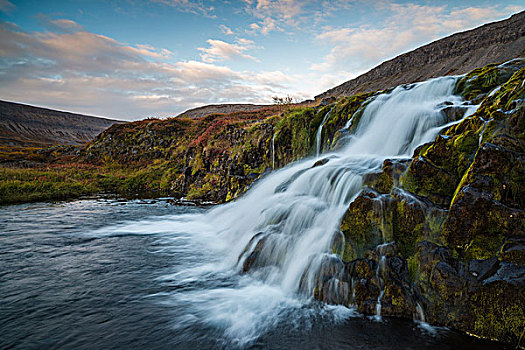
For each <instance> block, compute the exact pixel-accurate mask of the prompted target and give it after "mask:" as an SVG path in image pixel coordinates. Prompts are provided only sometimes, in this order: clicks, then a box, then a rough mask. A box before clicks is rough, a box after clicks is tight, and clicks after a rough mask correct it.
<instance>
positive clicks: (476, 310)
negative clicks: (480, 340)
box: [472, 283, 525, 344]
mask: <svg viewBox="0 0 525 350" xmlns="http://www.w3.org/2000/svg"><path fill="white" fill-rule="evenodd" d="M513 289H514V288H507V289H505V285H504V284H499V283H493V284H491V285H489V286H487V287H486V288H483V289H482V290H481V291H480V292H479V293H476V294H474V295H473V296H472V304H473V314H474V315H475V321H474V330H473V333H474V334H477V335H480V336H483V337H488V338H492V339H498V340H500V341H505V342H508V343H511V344H518V340H519V339H520V338H521V336H522V333H523V329H524V323H523V320H525V309H524V308H523V305H521V304H520V302H519V300H524V298H525V295H524V294H523V290H521V291H519V290H518V291H517V292H515V291H514V290H513ZM514 293H517V294H518V295H516V294H514Z"/></svg>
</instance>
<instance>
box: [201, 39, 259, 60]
mask: <svg viewBox="0 0 525 350" xmlns="http://www.w3.org/2000/svg"><path fill="white" fill-rule="evenodd" d="M206 42H207V43H208V44H209V45H210V47H208V48H203V47H199V48H198V50H199V51H201V52H202V53H201V58H202V60H203V61H204V62H208V63H211V62H217V61H225V60H235V59H239V58H243V59H250V60H253V61H257V62H258V59H257V58H255V57H253V56H250V55H247V54H245V53H244V52H245V51H248V50H250V49H253V48H254V45H253V44H254V42H253V41H251V40H247V39H238V40H237V44H230V43H227V42H225V41H222V40H213V39H209V40H207V41H206Z"/></svg>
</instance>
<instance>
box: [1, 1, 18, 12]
mask: <svg viewBox="0 0 525 350" xmlns="http://www.w3.org/2000/svg"><path fill="white" fill-rule="evenodd" d="M14 9H16V6H15V5H14V4H13V3H12V2H10V1H9V0H0V11H2V12H5V13H10V12H12V11H14Z"/></svg>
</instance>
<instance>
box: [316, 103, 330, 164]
mask: <svg viewBox="0 0 525 350" xmlns="http://www.w3.org/2000/svg"><path fill="white" fill-rule="evenodd" d="M332 109H334V107H332V108H330V110H329V111H328V112H327V113H326V114H325V115H324V118H323V121H322V122H321V124H319V128H318V129H317V134H316V135H315V156H316V157H319V154H321V138H322V137H323V126H324V123H326V121H327V120H328V118H330V114H331V113H332Z"/></svg>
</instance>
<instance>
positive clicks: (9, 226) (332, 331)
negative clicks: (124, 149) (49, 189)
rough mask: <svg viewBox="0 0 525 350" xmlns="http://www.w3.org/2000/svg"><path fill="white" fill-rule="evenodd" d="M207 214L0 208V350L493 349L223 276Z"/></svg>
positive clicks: (123, 204) (114, 206)
mask: <svg viewBox="0 0 525 350" xmlns="http://www.w3.org/2000/svg"><path fill="white" fill-rule="evenodd" d="M209 210H210V209H206V208H199V207H189V206H175V205H171V204H169V202H168V201H166V200H155V201H143V200H132V201H124V200H123V201H120V200H114V199H90V200H78V201H73V202H63V203H36V204H28V205H14V206H4V207H0V266H1V268H0V334H1V335H2V336H1V337H0V348H2V349H10V348H15V349H37V348H38V349H42V348H53V349H78V348H83V349H102V348H121V349H141V348H142V349H143V348H155V349H217V348H218V349H220V348H239V347H242V348H254V349H331V348H337V349H494V348H502V346H501V345H500V344H496V343H491V342H487V341H481V340H479V339H476V338H472V337H468V336H466V335H462V334H459V333H457V332H454V331H449V330H446V329H439V328H438V329H434V332H433V333H429V332H428V331H426V330H425V329H422V328H420V327H418V325H417V324H416V323H414V322H412V321H405V320H396V319H390V318H385V319H384V320H383V321H382V322H375V321H373V320H370V319H369V318H367V317H363V316H360V315H357V314H356V313H355V312H354V311H352V310H350V309H347V308H344V307H329V306H323V305H320V304H318V303H316V302H313V301H311V300H308V299H305V298H304V297H299V296H293V295H288V294H287V295H283V294H282V291H281V290H279V289H276V288H272V287H271V286H269V285H268V284H263V283H261V282H260V281H259V280H257V279H256V278H254V277H252V276H250V275H241V274H239V273H238V272H237V271H232V270H228V269H225V268H223V266H222V265H221V260H222V258H223V256H221V254H222V253H221V252H223V251H224V250H223V249H227V248H225V247H223V246H222V245H221V243H220V237H214V236H213V235H212V234H210V233H209V232H210V231H209V230H210V227H209V226H207V224H206V223H202V226H197V227H195V218H203V217H205V215H204V214H206V212H207V211H209ZM190 224H191V225H193V227H189V226H185V225H190ZM184 228H186V229H184Z"/></svg>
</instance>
